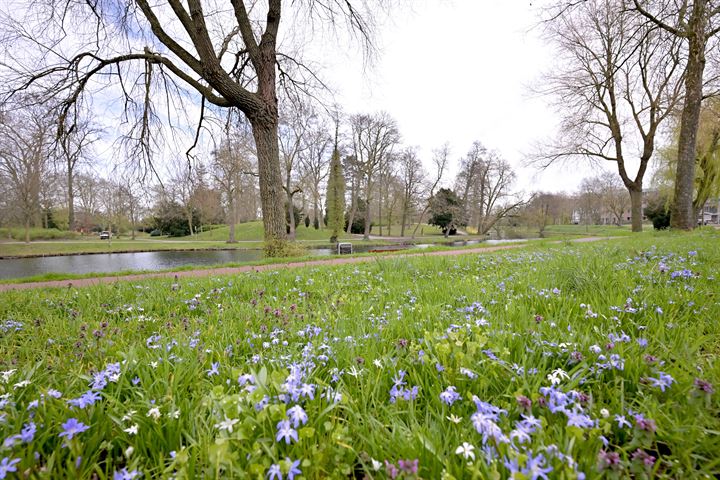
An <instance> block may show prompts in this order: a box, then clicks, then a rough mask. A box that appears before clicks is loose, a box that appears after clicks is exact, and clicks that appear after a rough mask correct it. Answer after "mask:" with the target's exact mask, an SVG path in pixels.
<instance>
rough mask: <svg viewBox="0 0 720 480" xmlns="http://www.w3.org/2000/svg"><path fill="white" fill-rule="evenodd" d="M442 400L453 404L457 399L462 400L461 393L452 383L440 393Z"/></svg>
mask: <svg viewBox="0 0 720 480" xmlns="http://www.w3.org/2000/svg"><path fill="white" fill-rule="evenodd" d="M440 400H442V401H443V402H445V403H447V404H448V405H452V404H453V403H455V402H456V401H458V400H460V394H459V393H457V392H456V391H455V387H453V386H452V385H451V386H449V387H447V388H446V389H445V391H444V392H442V393H440Z"/></svg>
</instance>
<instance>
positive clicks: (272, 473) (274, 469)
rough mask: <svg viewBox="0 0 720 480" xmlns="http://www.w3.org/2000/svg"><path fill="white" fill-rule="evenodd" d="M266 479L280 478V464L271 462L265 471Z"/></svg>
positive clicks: (280, 479) (277, 479)
mask: <svg viewBox="0 0 720 480" xmlns="http://www.w3.org/2000/svg"><path fill="white" fill-rule="evenodd" d="M267 478H268V480H282V472H281V471H280V465H278V464H277V463H273V464H272V465H270V468H269V469H268V472H267Z"/></svg>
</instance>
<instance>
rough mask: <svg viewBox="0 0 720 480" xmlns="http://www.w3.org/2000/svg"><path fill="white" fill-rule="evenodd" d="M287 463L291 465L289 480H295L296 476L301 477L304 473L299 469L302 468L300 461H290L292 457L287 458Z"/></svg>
mask: <svg viewBox="0 0 720 480" xmlns="http://www.w3.org/2000/svg"><path fill="white" fill-rule="evenodd" d="M285 461H286V462H287V463H288V464H289V465H290V469H289V470H288V473H287V475H288V477H287V478H288V480H293V479H294V478H295V475H299V474H301V473H302V471H301V470H300V469H299V468H298V467H299V466H300V460H295V461H294V462H293V461H292V460H290V457H285Z"/></svg>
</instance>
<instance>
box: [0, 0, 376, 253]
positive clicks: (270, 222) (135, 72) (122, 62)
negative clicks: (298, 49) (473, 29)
mask: <svg viewBox="0 0 720 480" xmlns="http://www.w3.org/2000/svg"><path fill="white" fill-rule="evenodd" d="M230 5H231V7H232V8H231V9H228V8H227V6H226V5H224V4H222V3H220V2H213V1H210V0H187V2H182V1H180V0H169V1H168V2H160V3H153V2H149V1H148V0H128V1H127V2H115V1H107V2H105V1H87V2H77V1H75V0H41V1H37V2H32V3H30V4H28V6H27V8H23V9H16V10H15V14H14V15H15V16H14V17H12V16H6V17H5V18H3V19H2V24H3V25H5V27H4V29H5V32H4V34H5V35H4V38H5V43H4V52H3V58H4V59H5V68H4V69H3V73H2V79H3V89H4V90H5V92H6V93H7V94H9V95H12V94H14V93H16V92H18V91H21V90H33V91H37V92H42V93H43V95H42V98H51V99H54V100H55V101H58V102H60V107H59V109H58V113H59V118H60V121H59V125H60V133H61V134H63V133H67V132H68V131H69V130H70V129H71V128H72V125H73V124H74V123H75V120H76V118H77V115H76V114H77V112H78V111H79V110H80V109H81V108H80V107H81V106H82V105H83V104H84V102H86V98H87V97H89V96H93V95H94V94H96V93H97V92H98V91H101V90H103V89H105V90H106V87H107V85H108V84H109V83H110V84H115V85H117V86H118V87H119V88H116V89H115V90H114V91H115V92H117V93H118V98H119V99H120V101H121V102H123V103H124V106H125V110H124V111H125V120H126V122H125V124H126V125H128V127H129V129H130V131H129V132H128V136H129V137H130V138H132V139H134V140H136V145H138V149H137V153H138V154H141V155H142V156H144V157H145V158H146V159H147V160H150V159H151V157H152V152H153V145H154V143H155V142H157V141H158V139H157V136H156V132H157V131H155V133H153V127H154V126H156V124H157V123H159V122H161V121H162V120H163V117H165V116H166V115H167V117H168V118H167V119H166V120H168V121H171V120H170V119H172V118H174V109H171V108H170V105H171V103H172V102H176V101H179V102H180V105H179V106H180V108H179V109H178V110H181V111H184V110H185V104H184V102H185V101H187V100H188V99H191V98H198V97H199V103H200V112H199V123H198V130H197V132H198V133H197V135H196V136H195V142H194V144H193V146H194V145H195V143H196V142H197V139H198V137H199V132H200V131H201V128H202V125H203V122H204V120H205V118H206V115H207V114H208V112H209V111H210V110H212V109H224V108H229V107H234V108H237V109H239V110H240V111H242V112H243V113H244V114H245V116H246V117H247V119H248V120H249V122H250V124H251V125H252V131H253V136H254V139H255V144H256V149H257V156H258V170H259V176H260V177H259V178H260V197H261V203H262V210H263V224H264V227H265V240H266V242H267V248H271V246H272V244H273V243H275V242H280V243H282V242H283V241H284V240H285V238H286V234H285V220H284V217H285V215H284V212H283V204H284V197H285V196H284V195H283V191H282V179H281V168H280V161H279V148H278V135H277V133H278V100H277V97H278V95H277V87H278V84H280V85H283V86H287V87H295V88H297V89H298V90H300V91H308V89H310V88H312V86H313V84H318V83H320V82H318V80H317V77H316V76H315V75H314V73H313V72H312V71H311V70H310V69H309V68H308V67H307V66H306V65H305V64H304V63H303V61H302V59H300V58H297V57H293V56H289V55H287V54H283V53H281V52H279V51H278V45H279V44H280V40H281V37H280V33H281V29H280V24H281V18H283V17H284V16H285V15H288V17H289V18H291V19H294V21H295V24H296V25H297V26H298V28H299V26H300V25H303V24H309V25H317V24H319V23H320V24H329V25H332V27H333V28H335V27H337V26H338V25H341V24H344V25H346V26H347V27H348V28H349V29H350V30H351V31H353V32H355V33H356V34H357V38H359V39H360V40H361V41H362V42H363V43H364V44H365V45H369V44H370V38H371V36H370V33H371V29H372V28H371V27H372V21H371V15H370V12H372V6H370V5H368V4H366V3H365V2H356V1H351V0H329V1H320V0H308V1H304V2H282V1H281V0H268V1H267V2H255V1H252V0H230ZM59 12H61V13H59ZM8 15H10V14H8ZM33 19H37V20H36V23H34V24H30V23H29V22H31V21H33ZM291 31H292V30H291V29H289V30H288V32H291ZM68 32H73V35H68ZM288 43H292V41H291V40H289V41H288ZM298 44H299V42H298ZM17 51H22V52H23V54H22V55H16V54H15V52H17ZM96 80H98V81H96ZM158 88H160V89H162V90H161V91H162V94H160V95H158V94H157V93H156V90H157V89H158ZM170 97H174V98H175V99H176V100H172V99H170ZM178 99H179V100H178ZM162 107H167V108H166V111H163V108H162ZM191 149H192V147H191ZM278 250H280V249H278Z"/></svg>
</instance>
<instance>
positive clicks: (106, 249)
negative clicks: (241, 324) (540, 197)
mask: <svg viewBox="0 0 720 480" xmlns="http://www.w3.org/2000/svg"><path fill="white" fill-rule="evenodd" d="M647 230H650V229H647ZM235 232H236V239H237V240H238V242H240V243H237V244H228V243H227V238H228V227H227V226H224V225H221V226H214V227H213V228H212V229H210V230H207V231H205V232H201V233H199V234H197V235H193V236H187V237H177V238H169V237H150V236H148V235H147V234H138V238H137V239H136V240H130V239H129V237H128V236H126V235H123V236H122V237H115V238H113V239H112V240H111V241H110V242H108V241H104V240H103V241H101V240H99V239H98V238H97V236H95V235H91V236H86V237H81V236H77V235H71V236H70V237H68V238H63V235H65V236H67V234H68V232H60V231H58V230H42V229H34V230H33V239H34V240H33V241H32V242H31V243H29V244H25V243H22V242H17V241H7V238H8V237H7V235H3V234H2V233H3V232H2V231H1V229H0V257H23V256H37V255H69V254H76V253H110V252H136V251H154V250H201V249H217V248H222V249H226V248H262V246H263V244H262V239H263V230H262V222H259V221H258V222H247V223H243V224H240V225H237V226H236V231H235ZM373 232H374V234H377V233H378V230H377V228H375V229H374V230H373ZM391 232H392V234H393V235H394V236H397V235H399V233H400V227H399V226H394V227H393V229H392V231H391ZM5 233H6V234H7V229H5ZM383 233H385V234H386V235H387V229H385V230H384V232H383ZM411 233H412V229H409V231H407V232H406V234H407V235H408V236H406V239H408V240H410V238H409V235H410V234H411ZM513 234H514V236H519V237H524V238H533V237H535V236H537V232H535V231H533V230H531V229H527V228H526V229H514V230H513ZM546 234H547V235H546V236H547V237H548V238H573V237H578V236H623V235H630V234H631V232H630V230H629V228H628V227H625V226H624V227H614V226H589V227H587V226H584V225H553V226H549V227H548V228H547V231H546ZM329 238H330V234H329V232H328V231H327V230H326V229H320V230H315V229H314V228H312V227H310V228H306V227H305V225H304V224H303V225H301V226H300V227H298V229H297V241H299V242H300V243H301V244H308V245H322V244H329ZM474 238H477V237H475V236H472V235H471V236H458V237H451V238H450V240H464V239H474ZM3 239H5V241H2V240H3ZM341 239H343V240H349V241H353V242H360V241H361V240H360V237H359V236H357V235H355V236H348V235H345V234H343V235H342V236H341ZM443 240H444V239H443V237H442V233H441V232H440V230H439V229H438V228H437V227H434V226H432V225H422V230H418V237H417V238H415V239H413V241H415V242H417V243H428V242H437V241H443ZM371 243H373V244H382V243H384V242H382V241H377V240H374V241H372V242H371Z"/></svg>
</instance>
